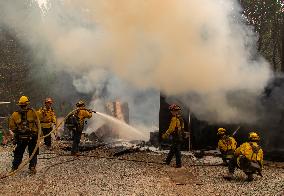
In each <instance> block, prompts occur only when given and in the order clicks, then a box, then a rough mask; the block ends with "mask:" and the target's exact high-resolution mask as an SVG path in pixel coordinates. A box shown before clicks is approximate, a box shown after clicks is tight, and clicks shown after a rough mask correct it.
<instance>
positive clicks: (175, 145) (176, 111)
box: [162, 104, 184, 168]
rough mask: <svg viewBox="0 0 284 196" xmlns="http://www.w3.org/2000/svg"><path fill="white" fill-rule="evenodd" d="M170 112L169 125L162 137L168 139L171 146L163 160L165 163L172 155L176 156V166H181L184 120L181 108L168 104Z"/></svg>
mask: <svg viewBox="0 0 284 196" xmlns="http://www.w3.org/2000/svg"><path fill="white" fill-rule="evenodd" d="M169 110H170V112H171V114H172V118H171V122H170V126H169V128H168V130H167V131H166V132H165V133H164V134H163V135H162V138H163V139H170V142H171V147H170V152H169V154H168V156H167V158H166V160H165V163H166V164H167V165H169V164H170V162H171V160H172V158H173V156H175V157H176V168H180V167H181V152H180V151H181V144H182V141H183V138H184V121H183V118H182V116H181V108H180V107H179V106H178V105H176V104H172V105H170V106H169Z"/></svg>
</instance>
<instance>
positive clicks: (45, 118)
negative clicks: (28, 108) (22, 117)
mask: <svg viewBox="0 0 284 196" xmlns="http://www.w3.org/2000/svg"><path fill="white" fill-rule="evenodd" d="M37 114H38V117H39V120H40V124H41V128H51V127H52V125H53V124H56V115H55V112H54V110H53V109H52V108H49V109H47V108H46V107H42V108H40V109H39V110H38V111H37Z"/></svg>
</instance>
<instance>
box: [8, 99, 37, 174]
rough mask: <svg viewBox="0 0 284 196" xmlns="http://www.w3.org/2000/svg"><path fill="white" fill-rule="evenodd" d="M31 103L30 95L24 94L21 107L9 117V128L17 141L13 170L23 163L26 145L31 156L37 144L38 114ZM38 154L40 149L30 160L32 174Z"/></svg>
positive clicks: (34, 171)
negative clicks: (31, 106)
mask: <svg viewBox="0 0 284 196" xmlns="http://www.w3.org/2000/svg"><path fill="white" fill-rule="evenodd" d="M29 103H30V101H29V99H28V97H26V96H22V97H21V98H20V99H19V102H18V106H19V107H20V109H19V110H18V111H15V112H14V113H13V114H12V115H11V117H10V119H9V128H10V130H12V132H13V133H14V139H15V142H16V148H15V150H14V160H13V163H12V171H14V170H16V169H18V167H19V165H20V164H21V162H22V158H23V154H24V152H25V149H26V147H28V151H29V156H31V155H32V153H33V151H34V149H35V147H36V144H37V135H38V131H39V128H38V124H37V114H36V112H35V111H34V110H33V109H31V108H29V107H28V105H29ZM37 154H38V150H37V152H36V153H35V155H34V156H33V158H32V159H31V160H30V164H29V169H30V172H31V174H35V173H36V164H37Z"/></svg>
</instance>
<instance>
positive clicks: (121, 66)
mask: <svg viewBox="0 0 284 196" xmlns="http://www.w3.org/2000/svg"><path fill="white" fill-rule="evenodd" d="M44 5H46V6H47V7H48V8H49V9H46V10H47V11H46V12H45V14H44V17H38V12H37V11H36V8H32V7H30V11H29V12H24V11H23V10H24V7H25V6H24V5H23V3H22V1H21V0H16V1H13V2H12V1H4V0H2V1H1V2H0V11H1V12H0V13H2V14H0V15H1V19H0V20H1V23H2V24H3V25H5V26H6V27H9V28H10V29H13V30H14V31H15V32H17V33H18V34H19V36H20V37H21V38H22V40H24V41H25V43H27V44H28V45H29V46H31V47H32V48H33V49H35V51H36V56H40V57H41V58H44V59H45V61H47V62H48V63H47V64H49V65H56V66H50V68H51V69H55V70H60V71H61V70H64V71H66V72H68V73H69V74H71V75H72V76H73V77H74V81H73V84H74V86H75V87H76V88H77V90H78V91H79V92H85V93H86V92H88V93H94V94H95V95H96V94H99V91H100V89H104V88H105V86H106V85H107V87H108V92H109V93H110V95H108V96H109V97H110V98H118V99H122V100H126V101H128V102H130V103H133V104H131V105H132V107H134V108H136V109H134V111H136V110H139V112H137V113H136V112H135V115H137V119H138V118H142V119H143V120H142V122H143V121H144V119H145V118H144V117H145V116H146V115H148V114H149V113H148V111H149V110H150V111H151V112H150V114H151V115H153V116H152V118H153V119H154V118H156V117H157V113H158V107H159V106H158V98H157V96H158V93H157V92H156V93H154V94H153V93H152V94H151V93H149V92H151V90H152V89H155V90H156V91H160V90H161V91H163V92H164V93H166V94H167V95H177V96H181V95H182V96H181V98H182V99H183V101H184V102H185V103H186V104H188V105H190V106H191V107H190V109H191V110H192V112H194V113H196V114H197V115H198V116H199V117H201V118H202V119H204V120H210V121H213V122H230V121H232V120H234V121H240V122H244V121H248V120H255V119H252V118H250V116H251V115H253V111H251V113H247V111H246V110H241V109H239V108H238V107H236V105H235V104H232V103H231V101H230V100H229V99H228V94H231V93H234V92H238V91H246V92H249V93H250V95H251V97H252V99H250V100H253V98H255V97H257V96H259V94H260V93H261V92H262V91H263V88H264V87H265V85H266V83H267V81H268V80H269V79H270V77H271V71H270V68H269V65H268V63H267V62H266V61H265V60H264V59H262V58H259V57H257V55H256V54H255V51H256V49H255V43H256V35H255V34H254V33H253V30H252V28H251V27H248V26H246V25H245V22H244V21H242V18H241V8H240V7H239V5H238V3H237V1H236V0H174V1H173V0H163V1H162V2H161V1H158V0H148V1H142V0H120V1H117V0H108V1H106V0H84V1H79V0H65V1H55V0H50V1H48V2H45V4H44ZM113 78H115V79H113ZM128 87H130V88H128ZM149 89H150V90H149ZM140 93H141V94H143V93H144V94H143V95H144V96H143V97H147V100H146V103H149V104H145V102H143V101H144V100H139V101H138V102H136V101H135V99H136V98H139V96H140V95H141V94H140ZM145 94H146V96H145ZM189 94H190V95H189ZM147 95H149V96H147ZM192 95H196V96H192ZM239 102H243V100H239ZM253 104H254V103H253ZM146 106H150V108H148V107H146ZM132 107H131V108H130V110H132ZM135 119H136V118H135ZM146 121H148V120H146ZM157 121H158V119H156V124H157ZM140 122H141V121H140ZM142 124H143V123H142ZM154 124H155V123H154Z"/></svg>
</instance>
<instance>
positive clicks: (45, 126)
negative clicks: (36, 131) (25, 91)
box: [37, 97, 56, 149]
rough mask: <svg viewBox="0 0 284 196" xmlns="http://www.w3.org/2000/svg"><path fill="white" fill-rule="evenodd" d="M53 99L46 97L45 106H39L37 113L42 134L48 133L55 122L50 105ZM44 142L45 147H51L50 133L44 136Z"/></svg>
mask: <svg viewBox="0 0 284 196" xmlns="http://www.w3.org/2000/svg"><path fill="white" fill-rule="evenodd" d="M52 103H53V101H52V99H51V98H49V97H48V98H46V99H45V101H44V104H45V106H44V107H41V108H40V109H39V110H38V111H37V114H38V116H39V120H40V124H41V128H42V132H43V135H48V134H50V132H51V131H52V128H53V125H55V124H56V116H55V112H54V110H53V108H52V107H51V105H52ZM44 144H45V145H46V147H47V148H49V149H51V135H48V136H47V137H45V138H44Z"/></svg>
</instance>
